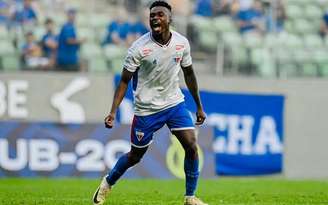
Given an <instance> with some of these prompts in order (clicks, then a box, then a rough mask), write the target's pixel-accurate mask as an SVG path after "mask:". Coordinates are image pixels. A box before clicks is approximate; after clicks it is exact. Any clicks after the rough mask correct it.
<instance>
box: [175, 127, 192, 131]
mask: <svg viewBox="0 0 328 205" xmlns="http://www.w3.org/2000/svg"><path fill="white" fill-rule="evenodd" d="M194 129H195V127H177V128H172V129H170V130H171V131H179V130H194Z"/></svg>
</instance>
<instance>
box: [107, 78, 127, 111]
mask: <svg viewBox="0 0 328 205" xmlns="http://www.w3.org/2000/svg"><path fill="white" fill-rule="evenodd" d="M127 87H128V84H127V83H125V82H123V81H121V82H120V84H119V85H118V87H117V89H116V91H115V94H114V100H113V103H112V108H111V110H110V113H111V114H115V113H116V111H117V108H118V107H119V105H120V104H121V102H122V100H123V98H124V96H125V92H126V90H127Z"/></svg>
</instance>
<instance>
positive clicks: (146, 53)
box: [142, 48, 153, 56]
mask: <svg viewBox="0 0 328 205" xmlns="http://www.w3.org/2000/svg"><path fill="white" fill-rule="evenodd" d="M152 52H153V50H152V49H150V48H144V49H142V55H143V56H149V55H150V54H151V53H152Z"/></svg>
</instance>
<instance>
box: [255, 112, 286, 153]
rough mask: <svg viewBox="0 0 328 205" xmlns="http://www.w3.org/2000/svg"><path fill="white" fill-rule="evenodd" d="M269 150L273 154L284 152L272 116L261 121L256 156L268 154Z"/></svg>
mask: <svg viewBox="0 0 328 205" xmlns="http://www.w3.org/2000/svg"><path fill="white" fill-rule="evenodd" d="M267 149H269V150H270V152H271V153H272V154H277V153H281V152H282V144H281V142H280V139H279V136H278V133H277V131H276V123H275V121H274V119H273V118H272V117H270V116H265V117H263V118H262V119H261V123H260V129H259V132H258V136H257V138H256V143H255V147H254V151H255V153H256V154H266V153H267Z"/></svg>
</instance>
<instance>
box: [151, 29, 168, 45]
mask: <svg viewBox="0 0 328 205" xmlns="http://www.w3.org/2000/svg"><path fill="white" fill-rule="evenodd" d="M151 35H152V37H153V39H154V40H155V41H156V42H157V43H158V44H161V45H167V44H168V42H169V41H170V40H171V37H172V33H171V31H167V32H163V33H161V34H155V33H153V32H152V33H151Z"/></svg>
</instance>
